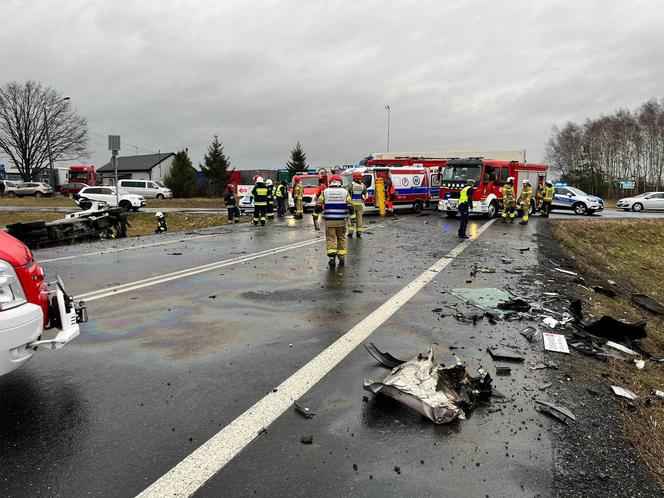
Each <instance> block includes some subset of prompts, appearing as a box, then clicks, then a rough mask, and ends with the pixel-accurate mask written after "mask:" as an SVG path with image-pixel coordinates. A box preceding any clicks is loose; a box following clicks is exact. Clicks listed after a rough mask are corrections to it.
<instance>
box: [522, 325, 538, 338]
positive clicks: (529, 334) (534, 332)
mask: <svg viewBox="0 0 664 498" xmlns="http://www.w3.org/2000/svg"><path fill="white" fill-rule="evenodd" d="M519 333H520V334H521V335H522V336H523V337H525V338H526V339H528V340H529V341H530V342H535V341H541V340H542V332H541V331H540V330H538V329H536V328H535V327H531V326H530V325H529V326H528V327H526V328H525V329H523V330H522V331H521V332H519Z"/></svg>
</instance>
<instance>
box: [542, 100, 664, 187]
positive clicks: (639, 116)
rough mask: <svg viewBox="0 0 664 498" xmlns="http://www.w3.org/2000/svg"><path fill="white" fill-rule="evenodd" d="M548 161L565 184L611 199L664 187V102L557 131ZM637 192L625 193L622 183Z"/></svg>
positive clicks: (550, 143) (652, 101) (569, 125)
mask: <svg viewBox="0 0 664 498" xmlns="http://www.w3.org/2000/svg"><path fill="white" fill-rule="evenodd" d="M545 158H546V161H547V162H548V163H549V165H550V166H551V167H552V169H553V170H555V171H556V172H557V173H558V174H559V175H560V179H561V180H562V181H565V182H567V183H569V184H570V185H573V186H575V187H578V188H580V189H582V190H584V191H587V192H589V193H593V194H595V195H600V196H606V197H618V196H621V195H624V194H626V193H628V194H630V195H633V194H637V193H641V192H647V191H651V190H661V189H662V188H663V187H664V102H662V101H660V100H656V99H652V100H649V101H647V102H645V103H643V104H642V105H640V106H639V107H638V108H636V109H634V110H629V109H619V110H617V111H615V112H614V113H613V114H610V115H606V116H601V117H599V118H596V119H587V120H586V121H585V122H584V123H583V124H578V123H573V122H567V123H566V124H565V125H564V126H562V127H560V128H558V127H556V126H554V127H553V130H552V134H551V137H550V138H549V141H548V143H547V146H546V154H545ZM625 181H631V182H633V185H634V187H633V188H631V189H627V190H625V189H623V187H625V186H626V185H625V184H624V183H622V182H625Z"/></svg>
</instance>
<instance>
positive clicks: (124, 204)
mask: <svg viewBox="0 0 664 498" xmlns="http://www.w3.org/2000/svg"><path fill="white" fill-rule="evenodd" d="M120 207H121V208H122V209H124V210H125V211H131V202H129V201H120Z"/></svg>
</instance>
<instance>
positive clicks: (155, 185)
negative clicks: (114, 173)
mask: <svg viewBox="0 0 664 498" xmlns="http://www.w3.org/2000/svg"><path fill="white" fill-rule="evenodd" d="M118 185H119V186H120V188H122V189H125V190H126V191H127V192H129V193H130V194H136V195H142V196H143V197H149V198H156V199H170V198H171V197H173V191H172V190H171V189H170V188H166V187H164V186H163V185H162V184H160V183H159V182H153V181H150V180H119V181H118Z"/></svg>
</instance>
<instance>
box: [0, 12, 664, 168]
mask: <svg viewBox="0 0 664 498" xmlns="http://www.w3.org/2000/svg"><path fill="white" fill-rule="evenodd" d="M0 12H2V19H3V22H2V29H0V83H4V82H6V81H9V80H19V81H24V80H28V79H34V80H38V81H41V82H42V83H43V84H44V85H47V86H51V87H53V88H55V89H57V90H58V91H60V92H62V94H64V95H68V96H71V99H72V104H73V105H74V106H75V107H76V108H77V109H78V111H79V112H80V113H81V114H82V115H83V116H85V117H87V119H88V123H89V128H90V131H91V132H92V133H94V134H91V135H90V146H91V150H92V155H91V158H90V159H91V162H92V163H93V164H95V165H97V166H101V165H102V164H104V163H105V162H107V160H108V152H107V151H106V140H105V138H102V137H105V136H106V135H108V134H109V133H110V134H119V135H121V136H122V138H123V141H124V142H127V143H131V144H134V145H136V146H139V147H141V148H143V149H148V150H150V151H157V150H161V151H162V152H164V151H175V150H177V149H181V148H185V147H188V148H189V152H190V155H191V157H192V160H193V161H194V163H197V162H199V161H201V160H202V156H203V153H204V151H205V148H206V146H207V144H208V143H209V141H210V140H211V138H212V135H213V134H215V133H216V134H218V135H219V136H220V138H221V139H222V141H223V144H224V146H225V149H226V152H227V153H228V154H229V155H230V157H231V161H232V165H233V166H235V167H236V168H238V169H246V168H258V167H260V168H277V167H283V165H284V163H285V161H286V160H287V158H288V155H289V151H290V149H291V148H292V147H293V145H294V144H295V143H296V142H297V141H298V140H299V141H300V142H301V143H302V146H303V148H304V150H305V151H306V152H307V154H308V158H309V160H310V162H311V164H312V165H314V166H320V165H331V164H351V163H357V161H359V160H360V159H361V158H362V157H364V156H366V155H368V154H370V153H372V152H379V151H384V150H385V148H386V128H387V119H386V118H387V116H386V112H387V111H386V110H385V105H386V104H389V105H390V107H391V109H392V110H391V140H390V149H391V150H400V151H403V150H408V151H425V150H450V149H457V150H458V149H474V150H477V149H485V150H486V149H491V150H494V149H510V150H511V149H524V148H525V149H527V158H528V160H530V161H539V160H542V159H543V155H544V145H545V142H546V141H547V139H548V136H549V133H550V129H551V126H552V125H553V124H561V123H564V122H565V121H567V120H577V121H582V120H584V119H585V118H586V117H592V116H598V115H600V114H602V113H610V112H612V111H613V110H615V109H616V108H619V107H628V108H633V107H636V106H638V105H639V104H640V103H642V102H643V101H645V100H647V99H649V98H652V97H656V98H660V97H662V96H664V95H663V94H664V91H663V90H662V88H663V82H664V55H663V54H664V51H663V50H662V47H664V29H663V27H664V8H662V3H661V2H660V1H657V0H653V1H621V2H609V1H590V0H583V1H580V0H575V1H553V0H551V1H533V0H528V1H515V0H511V1H509V2H508V1H497V0H494V1H480V0H473V1H467V2H453V1H445V2H443V1H441V0H436V1H431V2H427V1H421V0H418V1H415V0H413V1H388V0H377V1H360V0H355V1H353V2H351V1H343V2H342V1H334V0H324V1H318V0H306V1H304V0H303V1H294V0H293V1H265V2H259V1H255V0H254V1H235V0H233V1H229V0H214V1H193V0H192V1H184V0H181V1H174V0H133V1H124V0H113V1H108V0H104V1H101V0H88V1H84V0H59V1H55V0H51V1H44V0H30V1H25V0H0ZM135 151H136V150H135V149H134V148H132V147H129V146H125V147H123V155H124V154H133V153H135ZM139 153H146V151H145V150H141V149H139Z"/></svg>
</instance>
